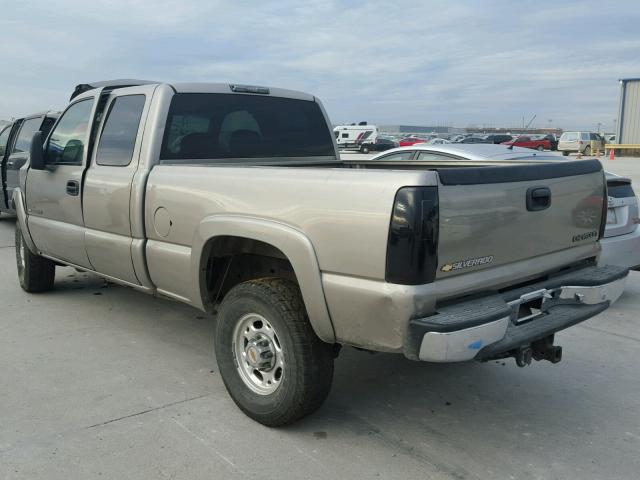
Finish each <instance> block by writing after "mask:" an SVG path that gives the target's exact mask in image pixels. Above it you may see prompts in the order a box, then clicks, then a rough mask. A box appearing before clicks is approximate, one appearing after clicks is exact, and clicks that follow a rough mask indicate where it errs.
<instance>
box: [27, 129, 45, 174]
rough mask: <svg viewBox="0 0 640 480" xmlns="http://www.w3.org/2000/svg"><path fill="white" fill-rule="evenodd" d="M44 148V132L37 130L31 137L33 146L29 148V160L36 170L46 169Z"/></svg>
mask: <svg viewBox="0 0 640 480" xmlns="http://www.w3.org/2000/svg"><path fill="white" fill-rule="evenodd" d="M42 148H43V141H42V132H36V133H34V134H33V137H32V138H31V148H30V149H29V162H30V166H31V168H33V169H34V170H44V152H43V151H42Z"/></svg>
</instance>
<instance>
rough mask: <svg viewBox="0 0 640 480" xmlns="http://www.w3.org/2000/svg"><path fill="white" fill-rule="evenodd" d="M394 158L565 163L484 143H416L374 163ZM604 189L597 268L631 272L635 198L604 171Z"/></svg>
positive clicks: (589, 217) (638, 236)
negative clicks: (605, 208)
mask: <svg viewBox="0 0 640 480" xmlns="http://www.w3.org/2000/svg"><path fill="white" fill-rule="evenodd" d="M394 159H402V160H408V159H413V160H415V161H434V162H439V163H442V162H443V161H446V160H447V159H449V160H451V162H452V164H455V165H460V162H464V163H468V162H474V161H486V160H487V159H494V160H504V161H505V162H508V163H511V162H513V163H518V162H519V161H522V160H526V161H528V162H531V161H535V160H536V159H539V160H540V161H547V162H548V161H549V160H550V159H552V160H553V159H555V160H558V161H568V160H566V159H563V158H562V156H560V155H559V154H555V153H549V152H545V153H542V154H541V153H537V152H535V151H532V150H530V149H528V148H519V147H514V148H513V149H510V148H509V147H507V146H505V145H486V144H473V143H472V144H448V145H428V144H424V143H419V144H416V145H413V146H411V147H401V148H396V149H393V150H388V151H386V152H384V153H383V154H380V155H377V156H376V157H374V160H380V161H385V160H389V161H393V160H394ZM606 175H607V190H608V197H609V200H608V201H609V208H608V211H607V226H606V228H605V232H604V237H603V238H602V239H601V240H600V244H601V246H602V253H601V255H600V260H599V263H600V264H601V265H619V266H623V267H627V268H631V269H634V270H636V269H639V267H640V229H639V228H638V223H640V218H639V217H640V215H639V211H638V199H637V197H636V194H635V192H634V190H633V187H632V185H631V180H630V179H629V178H625V177H620V176H618V175H615V174H613V173H610V172H607V174H606ZM596 211H597V212H599V211H600V209H599V207H598V208H593V209H591V208H589V206H588V205H585V208H584V209H583V210H582V211H581V212H580V215H579V221H580V222H584V223H587V222H592V223H593V224H594V225H598V223H599V221H600V219H599V218H597V215H596V214H595V213H594V212H596Z"/></svg>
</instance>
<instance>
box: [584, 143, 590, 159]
mask: <svg viewBox="0 0 640 480" xmlns="http://www.w3.org/2000/svg"><path fill="white" fill-rule="evenodd" d="M584 154H585V155H586V156H589V155H591V145H587V148H585V149H584Z"/></svg>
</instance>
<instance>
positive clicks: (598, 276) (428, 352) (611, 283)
mask: <svg viewBox="0 0 640 480" xmlns="http://www.w3.org/2000/svg"><path fill="white" fill-rule="evenodd" d="M627 273H628V270H627V269H626V268H624V267H615V266H606V267H593V266H592V267H587V268H584V269H581V270H578V271H575V272H571V273H567V274H564V275H559V276H557V277H553V278H550V279H549V280H546V281H543V282H539V283H535V284H532V285H527V286H526V287H523V288H517V289H514V290H509V291H505V292H502V293H495V294H491V295H487V296H482V297H475V298H473V299H469V300H466V301H462V302H456V303H453V304H449V305H446V306H443V307H442V308H438V309H437V314H435V315H431V316H429V317H425V318H417V319H413V320H411V321H410V324H409V329H408V338H407V342H406V346H405V355H406V356H407V357H409V358H415V359H419V360H424V361H429V362H460V361H466V360H472V359H476V360H486V359H490V358H496V357H499V356H501V355H504V354H506V353H508V352H510V351H512V350H514V349H517V348H520V347H523V346H527V345H530V344H531V343H532V342H535V341H537V340H541V339H543V338H545V337H548V336H550V335H553V334H554V333H555V332H558V331H560V330H563V329H565V328H568V327H570V326H572V325H575V324H577V323H580V322H582V321H584V320H587V319H588V318H591V317H593V316H594V315H597V314H598V313H600V312H602V311H603V310H606V309H607V308H608V307H609V306H610V305H611V304H612V303H613V302H615V301H616V300H617V299H618V297H620V295H621V294H622V292H623V291H624V287H625V282H626V277H627ZM534 305H535V308H536V312H537V313H536V314H535V315H533V316H531V317H530V318H528V317H526V316H525V317H523V316H522V315H520V316H519V313H518V312H519V311H521V307H522V306H534ZM538 310H539V312H538Z"/></svg>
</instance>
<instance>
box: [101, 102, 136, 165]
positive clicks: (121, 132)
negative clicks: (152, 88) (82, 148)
mask: <svg viewBox="0 0 640 480" xmlns="http://www.w3.org/2000/svg"><path fill="white" fill-rule="evenodd" d="M144 102H145V96H144V95H126V96H122V97H116V99H115V100H114V101H113V102H112V103H111V106H110V107H109V112H108V113H107V118H106V120H105V124H104V128H103V129H102V135H101V136H100V143H99V144H98V149H97V150H96V163H97V164H98V165H109V166H116V167H124V166H126V165H129V164H130V163H131V158H132V156H133V148H134V147H135V144H136V137H137V136H138V127H139V126H140V118H141V117H142V110H143V109H144Z"/></svg>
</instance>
